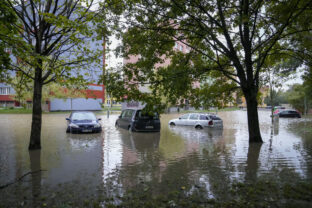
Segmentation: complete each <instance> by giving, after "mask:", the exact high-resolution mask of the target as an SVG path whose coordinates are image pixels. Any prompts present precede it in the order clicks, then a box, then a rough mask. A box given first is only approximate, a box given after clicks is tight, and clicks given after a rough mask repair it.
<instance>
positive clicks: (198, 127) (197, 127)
mask: <svg viewBox="0 0 312 208" xmlns="http://www.w3.org/2000/svg"><path fill="white" fill-rule="evenodd" d="M195 129H203V127H202V126H201V125H197V126H195Z"/></svg>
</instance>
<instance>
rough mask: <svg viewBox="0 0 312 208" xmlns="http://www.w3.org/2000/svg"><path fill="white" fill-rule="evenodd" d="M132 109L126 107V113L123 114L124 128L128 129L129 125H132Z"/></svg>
mask: <svg viewBox="0 0 312 208" xmlns="http://www.w3.org/2000/svg"><path fill="white" fill-rule="evenodd" d="M133 112H134V110H131V109H128V110H127V113H126V115H125V128H127V129H128V127H129V126H131V125H132V123H131V122H132V116H133Z"/></svg>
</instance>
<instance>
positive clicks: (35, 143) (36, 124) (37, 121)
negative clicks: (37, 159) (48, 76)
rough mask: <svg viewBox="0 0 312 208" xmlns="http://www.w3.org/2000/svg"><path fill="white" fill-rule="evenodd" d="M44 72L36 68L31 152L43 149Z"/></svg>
mask: <svg viewBox="0 0 312 208" xmlns="http://www.w3.org/2000/svg"><path fill="white" fill-rule="evenodd" d="M41 79H42V70H41V68H40V67H37V68H36V72H35V80H34V93H33V111H32V123H31V133H30V142H29V147H28V149H29V150H34V149H41V142H40V137H41V122H42V108H41V98H42V80H41Z"/></svg>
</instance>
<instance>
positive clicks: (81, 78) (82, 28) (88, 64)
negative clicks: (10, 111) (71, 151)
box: [6, 0, 105, 149]
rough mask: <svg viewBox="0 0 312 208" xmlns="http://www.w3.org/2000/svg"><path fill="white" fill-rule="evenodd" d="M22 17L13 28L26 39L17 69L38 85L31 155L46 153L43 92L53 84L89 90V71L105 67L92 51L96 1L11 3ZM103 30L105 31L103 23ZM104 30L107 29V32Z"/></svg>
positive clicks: (14, 65)
mask: <svg viewBox="0 0 312 208" xmlns="http://www.w3.org/2000/svg"><path fill="white" fill-rule="evenodd" d="M6 3H7V4H8V5H9V7H10V9H12V10H13V11H14V14H15V15H16V17H17V19H18V20H17V23H13V26H14V27H15V28H16V30H17V31H18V32H19V36H20V37H21V38H22V39H23V42H22V43H19V45H16V44H11V48H13V49H14V48H20V52H19V53H17V54H15V57H16V59H15V62H12V64H11V68H12V69H13V70H14V71H15V72H16V75H18V74H23V76H26V77H28V78H29V79H30V80H32V82H33V85H32V86H33V89H32V91H33V96H32V101H33V108H32V125H31V135H30V143H29V149H40V148H41V142H40V139H41V123H42V109H41V101H42V88H43V86H44V85H47V84H49V83H51V82H58V83H61V84H63V85H65V86H66V85H70V84H71V83H76V84H80V85H85V84H86V81H85V76H86V75H87V72H88V70H90V71H91V72H92V70H94V68H95V67H96V66H95V65H94V64H93V63H95V61H97V62H100V59H99V57H100V55H101V51H100V50H98V49H97V48H100V47H94V46H93V47H91V46H90V45H88V43H94V41H95V40H96V38H97V36H96V35H97V34H102V32H103V31H96V23H97V22H98V21H99V20H100V18H99V16H98V15H97V13H96V12H94V11H90V8H91V7H92V6H93V5H94V2H93V1H92V0H90V1H89V0H28V1H19V0H6ZM101 24H103V25H105V21H104V20H103V19H102V22H101ZM101 28H103V27H101Z"/></svg>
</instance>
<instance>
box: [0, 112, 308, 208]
mask: <svg viewBox="0 0 312 208" xmlns="http://www.w3.org/2000/svg"><path fill="white" fill-rule="evenodd" d="M218 115H219V116H220V117H221V118H222V119H223V122H224V128H223V129H204V130H195V128H191V127H179V126H175V127H169V126H168V121H169V120H170V119H172V118H177V117H178V116H179V115H178V114H166V115H162V116H161V132H160V133H135V132H132V133H131V132H128V131H127V130H123V129H116V128H115V126H114V124H115V121H116V119H117V117H118V115H111V116H110V117H109V118H107V116H106V114H103V115H98V117H100V118H102V125H103V132H102V133H99V134H67V133H65V130H66V121H65V118H66V117H67V116H68V115H67V114H44V115H43V127H42V141H41V142H42V149H41V151H40V150H39V151H31V152H29V151H28V149H27V147H28V142H29V134H30V126H31V115H29V114H25V115H24V114H22V115H16V114H10V115H9V114H8V115H7V114H2V115H0V187H1V188H0V207H1V206H3V207H15V206H35V205H38V204H39V205H43V206H48V205H49V204H53V205H56V206H63V205H64V204H66V201H67V200H68V199H71V200H77V201H85V200H87V199H89V198H94V197H100V196H105V197H112V198H118V196H122V195H123V194H124V193H125V192H126V191H127V190H131V189H134V190H146V189H151V187H152V192H153V193H169V192H170V191H174V190H177V189H181V187H183V189H185V190H186V191H187V192H189V193H192V192H195V191H196V190H197V189H199V188H200V189H201V190H204V193H205V197H207V198H221V197H223V196H224V193H225V190H227V189H228V187H229V186H230V185H231V183H233V182H235V181H238V182H246V181H247V182H253V181H257V180H258V179H260V178H268V179H270V178H271V179H273V180H279V181H299V180H302V181H311V179H312V134H311V131H307V132H306V131H305V130H306V129H309V128H310V129H311V127H312V120H309V119H282V118H280V119H279V121H278V122H275V124H274V125H273V126H272V125H271V118H270V112H269V111H259V117H260V125H261V133H262V137H263V140H264V143H263V144H262V145H261V144H251V145H249V143H248V131H247V115H246V111H231V112H218ZM303 127H304V128H303ZM301 129H303V130H301Z"/></svg>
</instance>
